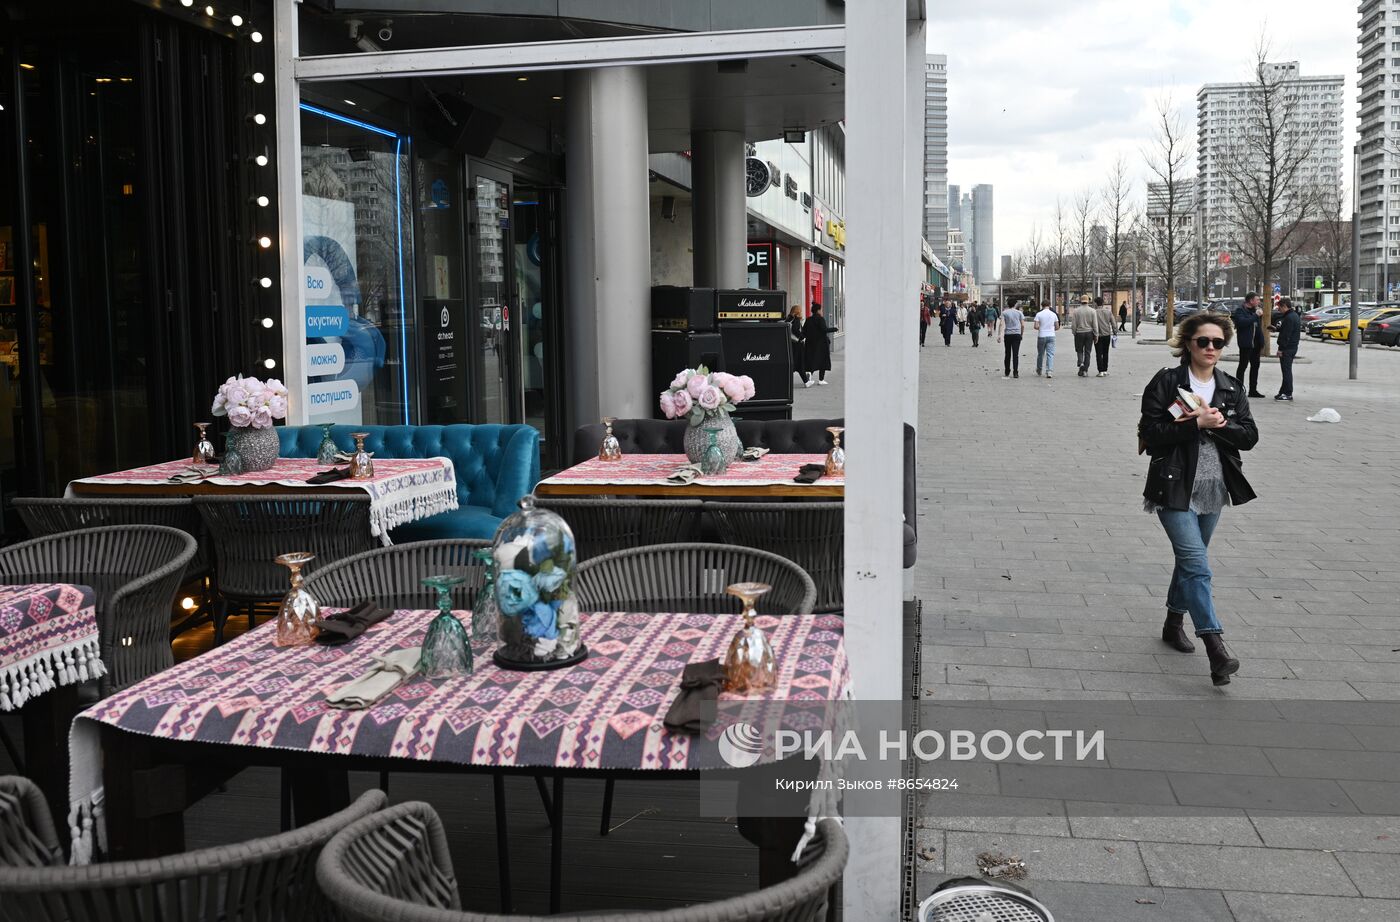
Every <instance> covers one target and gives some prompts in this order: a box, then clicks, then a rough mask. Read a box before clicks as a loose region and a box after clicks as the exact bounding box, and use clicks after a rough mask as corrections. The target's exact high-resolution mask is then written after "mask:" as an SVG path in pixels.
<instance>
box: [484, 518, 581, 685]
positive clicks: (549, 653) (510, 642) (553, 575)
mask: <svg viewBox="0 0 1400 922" xmlns="http://www.w3.org/2000/svg"><path fill="white" fill-rule="evenodd" d="M492 554H493V555H494V556H495V562H496V574H495V576H496V578H495V586H494V591H495V597H496V608H497V610H498V611H499V616H498V617H499V625H500V627H499V630H498V632H497V634H498V637H499V639H500V643H499V644H498V645H497V647H496V651H495V653H494V654H493V656H494V659H495V661H496V664H497V665H498V666H500V667H502V668H503V669H553V668H557V667H559V666H569V665H572V664H574V663H577V662H579V661H581V660H582V659H583V658H584V657H586V656H587V655H588V648H587V647H585V646H584V645H583V641H582V640H581V639H580V637H579V613H578V602H576V601H575V600H574V567H575V564H576V563H577V555H576V553H575V551H574V533H573V531H572V530H570V528H569V525H568V523H567V522H565V521H564V520H563V519H561V518H560V517H559V516H558V515H556V514H554V513H553V512H550V511H549V510H548V509H537V508H535V498H534V496H529V495H527V496H525V497H524V498H523V499H521V500H520V511H519V512H516V513H512V514H511V515H510V516H509V517H507V518H506V520H505V521H504V522H502V523H501V527H500V528H498V529H497V530H496V538H495V541H494V543H493V546H492Z"/></svg>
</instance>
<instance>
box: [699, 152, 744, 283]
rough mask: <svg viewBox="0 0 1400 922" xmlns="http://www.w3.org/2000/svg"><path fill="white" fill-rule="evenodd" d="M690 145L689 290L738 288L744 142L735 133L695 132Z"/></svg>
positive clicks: (741, 270)
mask: <svg viewBox="0 0 1400 922" xmlns="http://www.w3.org/2000/svg"><path fill="white" fill-rule="evenodd" d="M690 140H691V143H690V146H691V164H690V175H691V184H690V185H691V195H692V207H693V209H694V211H693V216H692V221H693V224H692V227H693V229H694V236H695V243H694V246H695V285H696V287H697V288H743V287H744V285H745V283H746V282H747V281H748V261H747V256H748V242H749V231H748V210H747V208H746V207H745V204H744V198H745V196H744V136H743V134H742V133H741V132H738V131H697V132H694V133H693V134H692V135H691V139H690Z"/></svg>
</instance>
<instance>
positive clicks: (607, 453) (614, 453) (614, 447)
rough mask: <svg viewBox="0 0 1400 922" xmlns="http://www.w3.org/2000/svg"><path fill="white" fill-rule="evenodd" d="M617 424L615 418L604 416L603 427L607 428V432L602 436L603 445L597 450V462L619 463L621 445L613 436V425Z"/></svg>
mask: <svg viewBox="0 0 1400 922" xmlns="http://www.w3.org/2000/svg"><path fill="white" fill-rule="evenodd" d="M615 422H617V417H616V416H604V417H603V425H604V426H606V427H607V432H605V433H604V434H603V444H602V445H601V446H599V448H598V460H599V461H621V460H622V445H621V444H620V443H619V442H618V441H617V436H615V435H613V431H612V427H613V423H615Z"/></svg>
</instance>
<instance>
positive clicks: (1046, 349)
mask: <svg viewBox="0 0 1400 922" xmlns="http://www.w3.org/2000/svg"><path fill="white" fill-rule="evenodd" d="M1042 365H1044V366H1045V370H1046V371H1048V372H1054V370H1055V337H1053V336H1041V337H1038V338H1037V339H1036V341H1035V373H1036V374H1040V368H1041V366H1042Z"/></svg>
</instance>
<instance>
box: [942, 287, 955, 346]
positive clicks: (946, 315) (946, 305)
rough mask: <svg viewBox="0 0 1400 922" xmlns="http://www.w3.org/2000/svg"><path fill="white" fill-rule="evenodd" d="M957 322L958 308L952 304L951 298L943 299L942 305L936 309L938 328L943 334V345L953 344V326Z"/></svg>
mask: <svg viewBox="0 0 1400 922" xmlns="http://www.w3.org/2000/svg"><path fill="white" fill-rule="evenodd" d="M957 323H958V309H957V308H956V307H954V306H953V301H952V299H951V298H944V299H943V306H942V307H940V308H939V309H938V330H939V332H940V333H942V334H943V345H945V346H951V345H952V344H953V327H955V326H957Z"/></svg>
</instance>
